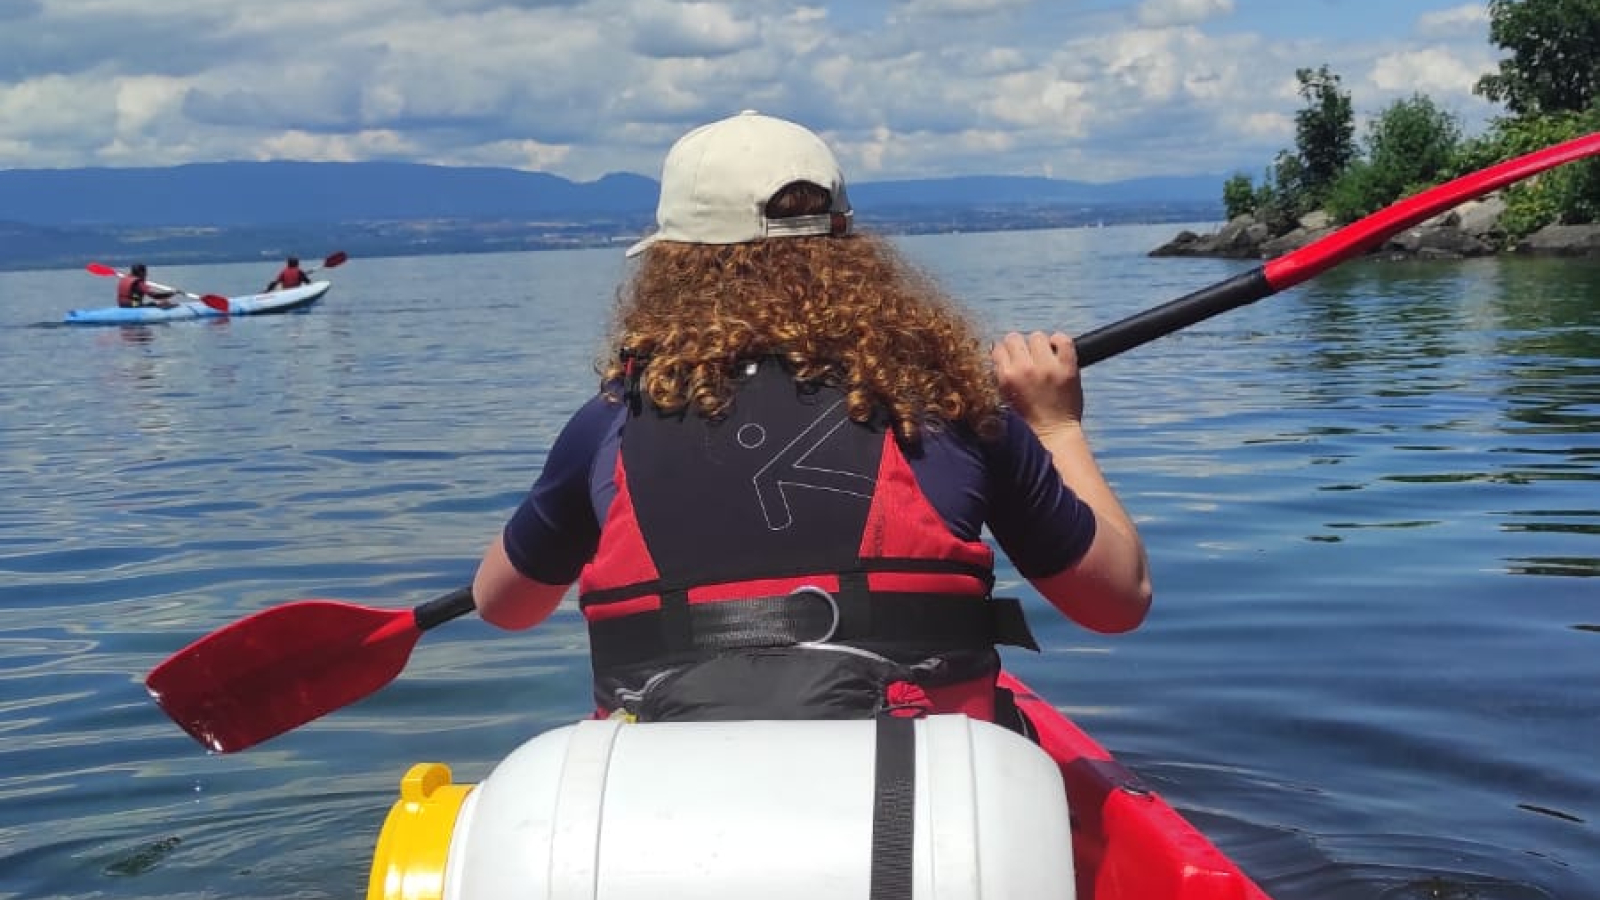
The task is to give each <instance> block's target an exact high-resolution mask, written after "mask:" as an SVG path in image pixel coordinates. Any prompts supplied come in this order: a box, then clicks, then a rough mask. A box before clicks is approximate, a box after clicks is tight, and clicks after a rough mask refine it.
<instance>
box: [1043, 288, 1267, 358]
mask: <svg viewBox="0 0 1600 900" xmlns="http://www.w3.org/2000/svg"><path fill="white" fill-rule="evenodd" d="M1275 293H1277V288H1274V287H1273V286H1272V284H1271V283H1270V282H1269V281H1268V280H1267V275H1266V269H1265V268H1263V267H1261V266H1257V267H1256V268H1254V269H1252V270H1250V271H1248V272H1242V273H1240V274H1238V275H1235V276H1234V277H1232V278H1229V279H1228V280H1226V281H1219V282H1217V283H1216V284H1213V285H1211V286H1210V287H1205V288H1201V289H1200V290H1198V291H1195V292H1194V293H1192V294H1188V295H1185V296H1183V297H1179V298H1178V299H1176V300H1173V301H1171V302H1168V303H1163V304H1161V305H1160V306H1157V307H1155V308H1153V309H1147V310H1145V311H1144V312H1141V313H1135V314H1134V315H1131V316H1129V317H1127V318H1126V319H1123V320H1121V321H1119V322H1112V323H1111V324H1110V325H1104V326H1101V327H1099V328H1096V329H1095V330H1093V331H1090V332H1088V333H1086V334H1084V335H1083V336H1082V337H1079V338H1078V339H1077V340H1076V341H1074V344H1076V346H1077V348H1078V365H1079V366H1080V367H1081V366H1088V365H1093V364H1095V363H1097V362H1100V361H1102V360H1107V359H1110V358H1111V357H1113V356H1116V355H1117V354H1119V353H1123V352H1125V351H1128V350H1132V349H1133V348H1135V347H1138V346H1141V345H1143V344H1148V343H1150V342H1151V341H1153V340H1155V339H1156V338H1160V337H1166V336H1167V335H1169V334H1172V333H1173V332H1174V331H1179V330H1181V329H1184V328H1188V327H1189V326H1190V325H1193V324H1195V323H1196V322H1202V321H1204V320H1206V319H1209V318H1211V317H1212V316H1217V315H1221V314H1222V313H1225V312H1227V311H1229V310H1231V309H1238V308H1239V307H1241V306H1248V305H1249V304H1251V303H1254V302H1256V301H1257V300H1260V299H1263V298H1265V297H1270V296H1272V295H1273V294H1275Z"/></svg>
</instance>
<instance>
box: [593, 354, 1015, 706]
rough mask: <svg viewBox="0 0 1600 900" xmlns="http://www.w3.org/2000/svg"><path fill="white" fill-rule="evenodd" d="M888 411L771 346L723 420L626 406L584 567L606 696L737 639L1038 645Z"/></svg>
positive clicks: (877, 647)
mask: <svg viewBox="0 0 1600 900" xmlns="http://www.w3.org/2000/svg"><path fill="white" fill-rule="evenodd" d="M885 425H886V423H884V422H875V423H870V424H861V423H857V422H853V421H851V420H850V418H849V416H848V414H847V410H846V406H845V398H844V394H843V392H842V391H840V390H838V389H835V388H829V387H817V386H807V385H801V384H797V383H796V382H795V381H794V379H793V377H792V375H791V374H790V373H789V372H788V370H787V369H786V367H785V366H784V365H783V364H782V363H781V362H779V361H778V360H775V359H769V360H765V361H763V362H762V363H760V365H759V367H756V368H755V371H754V372H753V373H751V374H750V376H749V377H748V378H746V379H745V380H744V381H743V383H742V384H741V386H740V387H739V388H738V390H737V393H736V395H735V397H734V401H733V404H732V406H731V408H730V411H729V413H728V415H727V416H725V417H724V418H722V419H719V420H717V421H711V420H708V419H706V418H705V417H703V416H699V415H695V414H693V413H686V414H663V413H661V412H660V411H658V410H655V409H653V408H650V407H649V406H648V405H647V404H646V405H644V408H643V409H640V408H639V407H638V405H636V406H635V409H634V413H633V415H631V416H629V417H628V418H627V420H626V422H625V425H624V430H623V436H622V448H621V452H620V453H619V454H618V457H617V462H616V468H615V471H614V473H613V475H614V479H615V483H616V486H617V494H616V497H615V499H614V500H613V501H612V503H611V506H610V509H609V511H608V512H607V515H606V520H605V522H604V524H603V527H602V528H601V532H600V541H599V546H598V548H597V550H596V552H595V555H594V557H593V559H592V560H591V561H590V563H589V564H588V565H587V566H586V567H585V568H584V570H583V572H582V574H581V576H580V577H579V581H578V588H579V606H580V608H581V609H582V611H583V615H584V618H585V619H586V620H587V623H588V626H589V637H590V650H591V658H592V661H593V664H594V668H595V676H596V692H597V695H598V696H600V697H601V699H602V705H604V696H605V695H606V693H607V690H606V689H605V688H604V687H603V685H604V684H605V683H607V682H608V681H609V682H618V683H626V682H633V683H637V682H638V681H639V680H640V679H641V678H644V677H647V676H648V674H649V673H650V672H652V671H659V670H661V669H664V668H666V667H669V666H672V665H674V664H679V663H686V662H694V661H699V660H704V659H707V658H710V657H713V656H715V655H717V654H719V653H722V652H725V651H728V650H733V649H740V648H755V647H771V646H782V645H789V644H796V643H800V642H805V641H826V642H829V643H834V644H843V645H848V646H854V647H859V648H862V649H867V650H871V651H874V652H876V653H879V654H882V655H884V656H888V657H890V658H893V659H897V660H900V661H903V662H923V661H926V660H929V659H934V658H942V657H944V656H946V655H947V654H948V655H955V656H960V655H961V654H963V653H964V652H965V653H966V654H967V656H969V657H972V656H976V657H978V658H980V659H981V660H982V661H983V663H982V664H983V665H984V666H985V667H988V668H992V665H993V664H992V662H991V661H992V660H993V659H994V658H995V657H994V645H995V644H997V643H1007V644H1014V645H1018V646H1027V647H1034V648H1036V645H1035V644H1034V643H1033V639H1032V636H1031V635H1030V634H1028V632H1027V627H1026V624H1025V623H1024V622H1023V620H1022V614H1021V607H1020V605H1019V604H1017V602H1016V601H1014V600H1000V599H994V598H991V597H990V596H989V591H990V588H991V587H992V586H993V582H994V553H993V551H992V550H990V549H989V547H988V546H987V545H986V544H984V543H983V542H982V541H965V540H961V539H960V538H958V537H956V536H955V535H954V534H952V533H951V532H950V530H949V528H948V527H947V526H946V525H945V523H944V520H943V519H942V518H940V516H939V514H938V512H937V511H936V510H935V509H934V508H933V506H932V504H931V503H930V502H929V501H928V499H927V497H926V496H925V495H924V494H923V493H922V491H921V489H920V488H919V487H918V485H917V480H916V477H915V475H914V474H913V472H912V470H911V466H910V464H909V463H908V462H907V460H906V457H905V455H904V454H903V453H902V451H901V449H900V447H899V444H898V442H897V441H896V439H895V437H894V435H893V433H892V431H891V430H890V429H888V428H886V427H885ZM955 668H962V667H960V666H957V667H955ZM964 668H966V669H969V670H970V669H971V668H972V667H971V666H970V665H969V666H966V667H964ZM951 674H952V675H953V676H954V677H952V678H950V679H948V680H949V681H955V680H961V677H962V675H961V673H959V672H956V673H951ZM985 674H987V675H989V677H991V678H992V674H993V673H992V671H990V672H985V671H975V672H974V671H968V672H966V673H965V675H964V677H965V678H967V679H970V678H972V677H974V676H983V675H985Z"/></svg>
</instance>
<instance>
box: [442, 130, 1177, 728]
mask: <svg viewBox="0 0 1600 900" xmlns="http://www.w3.org/2000/svg"><path fill="white" fill-rule="evenodd" d="M656 219H657V225H658V227H657V229H656V231H655V232H654V233H653V234H652V235H650V236H649V237H647V238H645V239H644V240H642V241H640V242H639V243H638V244H636V245H634V246H633V247H632V248H631V249H630V250H629V251H628V255H629V256H630V257H638V260H639V262H638V264H637V268H636V270H635V271H634V272H633V273H632V276H631V279H630V280H629V281H628V282H627V283H626V284H625V285H624V287H623V289H622V290H621V291H620V292H619V300H618V304H617V307H616V310H615V320H614V322H613V325H612V330H611V334H610V337H609V339H608V341H609V342H608V344H607V345H606V348H605V350H604V351H603V356H602V358H601V360H600V361H599V365H598V367H599V369H600V372H601V377H600V389H599V393H598V394H597V395H596V396H595V397H594V398H592V399H591V400H589V401H588V402H587V403H586V404H584V405H583V406H582V407H581V408H580V409H579V410H578V411H577V412H576V413H575V414H574V415H573V416H572V418H571V419H570V420H569V421H568V422H567V424H566V426H565V427H564V429H563V431H562V432H561V434H560V435H559V436H558V437H557V438H556V440H555V443H554V445H553V446H552V447H551V448H550V450H549V453H548V455H547V457H546V458H545V461H544V466H543V470H542V471H541V473H540V474H539V477H538V479H537V481H536V482H535V483H534V485H533V487H532V489H531V490H530V492H529V493H528V495H527V497H526V498H525V499H524V500H523V501H522V503H521V505H520V507H519V508H518V509H517V510H516V511H515V513H513V515H512V516H511V519H510V521H509V522H508V523H507V524H506V526H505V528H504V529H503V531H502V533H501V534H499V535H497V536H496V537H495V538H494V539H493V540H492V541H491V542H490V544H489V547H488V549H487V551H486V553H485V555H484V558H483V560H482V561H481V563H480V564H479V567H478V571H477V575H476V578H475V580H474V582H473V596H474V598H475V602H476V604H477V607H478V612H479V613H480V615H481V616H482V618H483V619H485V620H486V621H488V622H490V623H492V624H495V625H497V626H500V627H502V628H508V629H522V628H528V627H530V626H533V625H535V624H537V623H539V622H541V621H543V620H544V619H545V618H546V617H548V616H549V615H550V614H551V612H552V611H554V610H555V609H556V606H557V604H558V603H559V601H560V600H561V598H562V597H563V596H564V595H565V594H566V592H567V590H568V588H569V587H570V586H571V585H572V584H573V583H574V582H576V583H577V585H578V605H579V608H580V609H581V610H582V613H583V615H584V617H585V619H586V620H587V624H588V629H589V642H590V650H591V656H592V663H593V667H594V693H595V700H596V702H597V704H598V706H599V711H600V713H601V714H613V713H616V712H617V711H619V710H621V711H625V712H628V713H631V714H634V715H636V716H638V717H639V718H641V719H644V720H672V719H700V720H706V719H734V718H752V719H759V718H855V717H865V716H871V715H874V714H877V713H881V712H883V711H886V710H896V711H900V713H901V714H906V713H918V712H965V713H967V714H968V715H971V716H974V717H976V718H983V719H991V720H997V721H1008V722H1011V723H1012V724H1016V716H1015V714H1014V712H1013V708H1012V706H1011V704H1010V703H1009V695H1007V694H1005V693H1004V692H1001V691H998V690H997V687H996V674H997V672H998V670H999V655H998V653H997V652H996V649H995V648H996V646H997V645H1020V646H1029V647H1032V646H1034V644H1033V639H1032V636H1031V635H1030V634H1029V633H1028V629H1027V625H1026V623H1025V622H1024V621H1023V619H1022V614H1021V606H1020V605H1019V604H1018V603H1017V602H1016V601H1014V600H1003V599H997V598H994V597H992V596H991V594H990V590H991V587H992V585H993V581H994V552H993V550H992V549H991V548H990V546H989V545H988V544H987V543H985V540H984V534H983V532H984V530H985V528H986V527H987V529H988V531H989V532H990V534H992V535H993V538H994V540H995V542H996V543H997V544H998V545H999V547H1000V548H1001V549H1002V550H1003V551H1004V552H1005V554H1006V555H1007V557H1009V559H1010V560H1011V562H1012V564H1013V565H1014V566H1015V568H1016V570H1017V572H1019V573H1020V574H1021V575H1022V576H1023V577H1024V578H1026V579H1027V580H1028V581H1029V582H1030V583H1031V584H1032V585H1033V587H1034V588H1036V589H1037V590H1038V592H1039V593H1040V594H1042V595H1044V597H1045V598H1047V599H1048V600H1049V601H1050V602H1051V603H1053V604H1054V605H1055V606H1056V607H1057V608H1059V609H1060V610H1061V611H1062V612H1064V613H1065V614H1066V615H1068V616H1070V617H1071V618H1073V619H1074V620H1076V621H1077V622H1079V623H1080V624H1082V625H1084V626H1086V627H1088V628H1090V629H1093V630H1095V631H1100V632H1120V631H1127V630H1130V629H1133V628H1135V627H1137V626H1138V625H1139V624H1140V623H1141V622H1142V621H1143V620H1144V617H1145V614H1146V612H1147V610H1148V608H1149V605H1150V599H1151V587H1150V581H1149V575H1148V569H1147V564H1146V560H1145V551H1144V545H1143V543H1142V541H1141V539H1140V537H1139V533H1138V531H1137V529H1136V528H1135V527H1134V523H1133V521H1132V519H1131V518H1130V517H1129V515H1128V513H1127V512H1126V511H1125V510H1124V509H1123V507H1122V504H1121V502H1120V501H1119V500H1118V499H1117V496H1116V494H1115V493H1114V492H1113V490H1112V488H1111V486H1110V485H1109V484H1108V483H1107V481H1106V479H1105V477H1104V475H1102V473H1101V471H1100V469H1099V467H1098V465H1097V464H1096V461H1095V458H1094V455H1093V453H1092V451H1091V449H1090V446H1089V442H1088V439H1087V438H1086V436H1085V435H1084V430H1083V427H1082V424H1081V420H1082V415H1083V393H1082V386H1081V383H1080V379H1079V372H1078V362H1077V355H1076V351H1075V349H1074V346H1073V342H1072V340H1071V338H1069V337H1068V336H1066V335H1065V334H1061V333H1055V334H1045V333H1043V332H1034V333H1032V334H1027V335H1024V334H1017V333H1012V334H1008V335H1006V336H1005V337H1004V338H1003V339H1001V340H1000V341H999V342H998V343H996V344H994V345H993V347H992V348H991V349H990V350H989V352H988V354H987V357H986V356H985V354H984V351H983V343H982V341H981V338H980V333H979V331H978V329H977V327H976V326H975V325H974V324H973V323H972V321H971V320H970V319H969V318H968V317H967V315H966V314H965V313H963V312H962V311H961V310H960V309H959V308H958V307H957V305H956V304H955V303H954V301H952V300H950V299H949V298H948V297H947V295H946V294H945V293H944V292H943V291H942V290H941V289H940V288H939V287H938V286H937V285H936V284H935V283H934V282H933V280H932V279H931V278H929V277H928V276H927V275H925V274H923V273H922V272H920V271H918V270H917V269H916V268H915V267H914V266H912V265H911V264H910V263H908V262H907V261H905V260H904V259H903V258H902V257H901V256H900V255H899V254H898V253H897V251H896V250H895V249H894V247H893V246H892V245H891V244H890V243H889V242H888V240H886V239H884V238H880V237H875V236H871V235H861V234H855V233H852V230H851V224H852V210H851V206H850V202H849V200H848V198H847V197H846V193H845V184H844V178H843V175H842V174H841V172H840V169H839V166H838V163H837V162H836V161H835V158H834V155H833V153H832V151H831V150H830V149H829V148H828V147H827V145H826V144H825V143H824V142H823V141H822V140H821V139H820V138H819V137H818V136H817V135H815V134H814V133H812V132H811V131H809V130H807V129H805V128H804V127H802V126H800V125H797V124H794V123H792V122H788V121H785V120H782V119H777V118H772V117H769V116H763V115H759V114H756V113H744V114H741V115H737V116H733V117H731V118H728V119H724V120H721V121H719V122H714V123H712V124H709V125H705V126H702V127H700V128H697V129H695V130H693V131H691V132H689V133H688V134H687V135H685V136H684V137H682V138H681V139H680V140H679V141H678V142H677V143H676V144H674V146H673V147H672V150H671V152H670V153H668V155H667V158H666V162H665V165H664V167H663V173H662V178H661V195H660V202H659V205H658V208H657V213H656ZM508 377H510V376H508ZM1035 649H1036V647H1035ZM1019 727H1020V726H1019Z"/></svg>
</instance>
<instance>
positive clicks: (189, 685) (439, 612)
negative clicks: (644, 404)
mask: <svg viewBox="0 0 1600 900" xmlns="http://www.w3.org/2000/svg"><path fill="white" fill-rule="evenodd" d="M1596 153H1600V134H1592V135H1589V136H1587V137H1584V138H1579V139H1577V140H1573V141H1568V142H1566V143H1564V144H1557V145H1556V146H1553V147H1549V148H1546V149H1544V150H1540V151H1537V152H1535V153H1530V154H1528V155H1526V156H1520V157H1517V158H1516V159H1513V160H1509V161H1507V162H1503V163H1500V164H1499V165H1495V166H1490V167H1489V168H1487V169H1483V170H1482V171H1479V172H1474V173H1473V174H1471V175H1467V176H1464V177H1462V178H1458V179H1456V180H1454V181H1450V182H1447V183H1445V184H1442V185H1439V186H1438V187H1435V188H1432V189H1430V190H1426V191H1423V192H1422V193H1420V194H1418V195H1416V196H1414V197H1411V198H1409V199H1407V200H1402V201H1401V202H1399V203H1396V204H1394V205H1393V206H1390V207H1388V208H1387V209H1384V210H1381V211H1379V212H1376V213H1374V214H1372V215H1370V216H1368V217H1366V218H1365V219H1362V220H1360V221H1358V222H1355V223H1353V224H1351V225H1349V226H1346V227H1345V228H1342V229H1340V230H1339V231H1336V232H1334V233H1333V234H1330V235H1328V236H1327V237H1325V238H1322V239H1321V240H1319V241H1316V242H1314V243H1311V244H1308V245H1307V246H1305V247H1302V248H1301V249H1299V250H1296V251H1294V252H1293V253H1290V254H1287V255H1285V256H1281V257H1278V258H1277V259H1275V260H1272V261H1271V262H1268V263H1267V264H1265V265H1264V266H1261V267H1258V268H1256V269H1254V270H1252V271H1250V272H1246V273H1244V274H1242V275H1238V276H1235V277H1233V278H1229V279H1228V280H1226V281H1223V282H1220V283H1218V284H1215V285H1213V286H1211V287H1209V288H1205V289H1203V290H1200V291H1196V292H1195V293H1192V294H1189V295H1188V296H1186V297H1183V298H1181V299H1179V300H1174V301H1172V302H1170V303H1167V304H1165V305H1163V306H1158V307H1156V308H1154V309H1151V310H1148V311H1146V312H1142V313H1138V314H1135V315H1133V316H1130V317H1129V318H1126V319H1123V320H1122V321H1120V322H1114V323H1112V324H1110V325H1107V326H1105V327H1103V328H1099V329H1096V330H1094V331H1091V332H1088V333H1087V334H1085V335H1083V336H1082V337H1080V338H1078V339H1077V340H1076V341H1075V343H1076V345H1077V349H1078V362H1079V364H1080V365H1085V366H1087V365H1091V364H1093V363H1096V362H1099V361H1101V360H1104V359H1109V358H1110V357H1113V356H1116V355H1117V354H1119V353H1122V352H1123V351H1126V350H1131V349H1133V348H1134V347H1138V346H1140V345H1141V344H1146V343H1149V342H1150V341H1153V340H1155V339H1156V338H1159V337H1162V336H1164V335H1168V334H1171V333H1173V332H1175V331H1177V330H1179V329H1181V328H1185V327H1187V326H1189V325H1192V324H1194V323H1196V322H1200V321H1203V320H1205V319H1208V318H1211V317H1212V316H1215V315H1217V314H1219V313H1222V312H1226V311H1227V310H1230V309H1235V308H1238V307H1240V306H1244V305H1246V304H1248V303H1252V302H1254V301H1256V300H1260V299H1262V298H1263V297H1267V296H1270V295H1272V294H1275V293H1277V292H1278V291H1281V290H1284V289H1285V288H1288V287H1290V286H1292V285H1295V284H1299V283H1300V282H1302V281H1305V280H1306V279H1308V278H1311V277H1312V276H1314V275H1316V274H1318V273H1320V272H1323V271H1326V270H1327V269H1329V268H1332V267H1333V266H1335V265H1338V264H1339V263H1341V262H1343V261H1345V260H1347V259H1350V258H1351V257H1354V256H1356V255H1358V254H1360V253H1363V252H1365V251H1367V250H1369V249H1371V248H1373V247H1376V246H1378V245H1379V244H1381V243H1382V242H1383V241H1385V240H1387V239H1388V238H1389V237H1391V236H1392V235H1394V234H1396V233H1398V232H1400V231H1402V230H1404V229H1406V228H1408V227H1410V226H1412V225H1415V224H1417V223H1418V222H1421V221H1423V220H1424V219H1427V218H1429V217H1430V216H1433V215H1435V214H1437V213H1439V212H1441V211H1443V210H1446V209H1449V208H1450V207H1452V206H1456V205H1457V204H1459V203H1461V202H1462V201H1464V200H1468V199H1471V198H1473V197H1479V196H1482V195H1484V194H1487V193H1489V192H1490V191H1494V190H1497V189H1499V188H1501V187H1504V186H1505V185H1508V184H1511V183H1512V182H1514V181H1519V180H1521V179H1523V178H1527V177H1529V176H1530V175H1535V174H1538V173H1539V172H1542V171H1544V170H1546V169H1550V168H1554V167H1555V166H1559V165H1562V164H1564V163H1568V162H1572V161H1574V160H1578V159H1582V158H1584V157H1587V156H1592V155H1595V154H1596ZM335 255H336V256H337V255H338V254H335ZM329 259H330V260H332V259H333V257H329ZM341 261H342V260H341ZM324 265H327V264H326V263H325V264H324ZM473 609H474V607H473V602H472V590H471V588H470V587H463V588H460V589H458V590H455V591H452V592H450V593H448V594H445V595H444V596H442V597H438V598H435V599H433V600H429V601H428V602H426V603H423V604H422V605H420V606H418V607H416V608H415V609H410V610H385V609H376V608H373V607H367V606H358V605H355V604H351V603H344V602H340V601H335V600H299V601H294V602H291V603H286V604H283V605H281V606H276V607H273V608H271V609H267V610H265V611H262V612H259V613H256V614H254V615H252V616H249V617H248V618H245V619H241V620H240V621H238V622H235V623H233V624H232V625H228V626H226V627H224V628H222V629H221V630H219V631H216V632H213V633H211V634H209V635H207V636H205V637H202V638H200V639H199V640H197V641H195V642H194V643H192V644H190V645H189V646H187V647H185V648H184V649H182V650H180V651H178V652H177V653H175V654H173V655H172V657H170V658H169V659H167V661H166V662H163V663H162V664H161V665H160V666H158V667H156V669H155V670H154V671H152V672H151V673H150V675H149V677H148V678H146V679H145V685H146V687H148V688H149V689H150V694H151V696H152V697H154V698H155V700H156V702H157V703H158V704H160V706H161V708H162V709H163V710H164V711H165V712H166V713H167V715H168V716H170V717H172V720H173V721H174V722H177V723H178V725H180V726H181V727H182V728H183V730H185V731H187V732H188V733H189V734H191V735H193V736H194V738H195V739H196V740H198V741H199V742H200V743H201V744H203V745H205V746H206V747H209V748H210V749H212V750H215V751H217V752H218V753H232V752H234V751H237V750H243V749H245V748H247V747H251V746H254V745H255V744H259V743H261V742H262V741H265V740H268V739H269V738H273V737H276V736H278V735H280V734H283V733H284V732H286V731H289V730H291V729H294V728H297V727H299V726H301V725H304V724H305V723H307V722H310V721H312V720H313V719H316V718H318V717H320V716H323V715H326V714H328V713H330V712H332V711H333V710H336V709H339V708H340V707H342V706H345V705H347V704H350V703H353V702H355V701H357V700H359V699H361V698H362V697H365V696H367V695H368V694H371V693H373V692H374V691H376V690H378V689H379V688H381V687H383V686H384V685H386V684H388V683H389V682H390V681H393V680H394V679H395V677H396V676H398V675H399V674H400V672H401V670H403V669H404V668H405V665H406V662H407V660H409V658H410V655H411V651H412V649H413V648H414V647H415V646H416V643H417V640H418V639H419V638H421V637H422V633H423V632H424V631H427V630H428V629H430V628H434V627H436V626H438V625H442V624H444V623H445V622H448V621H450V620H452V619H456V618H459V617H461V616H464V615H466V614H467V613H469V612H472V611H473Z"/></svg>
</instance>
